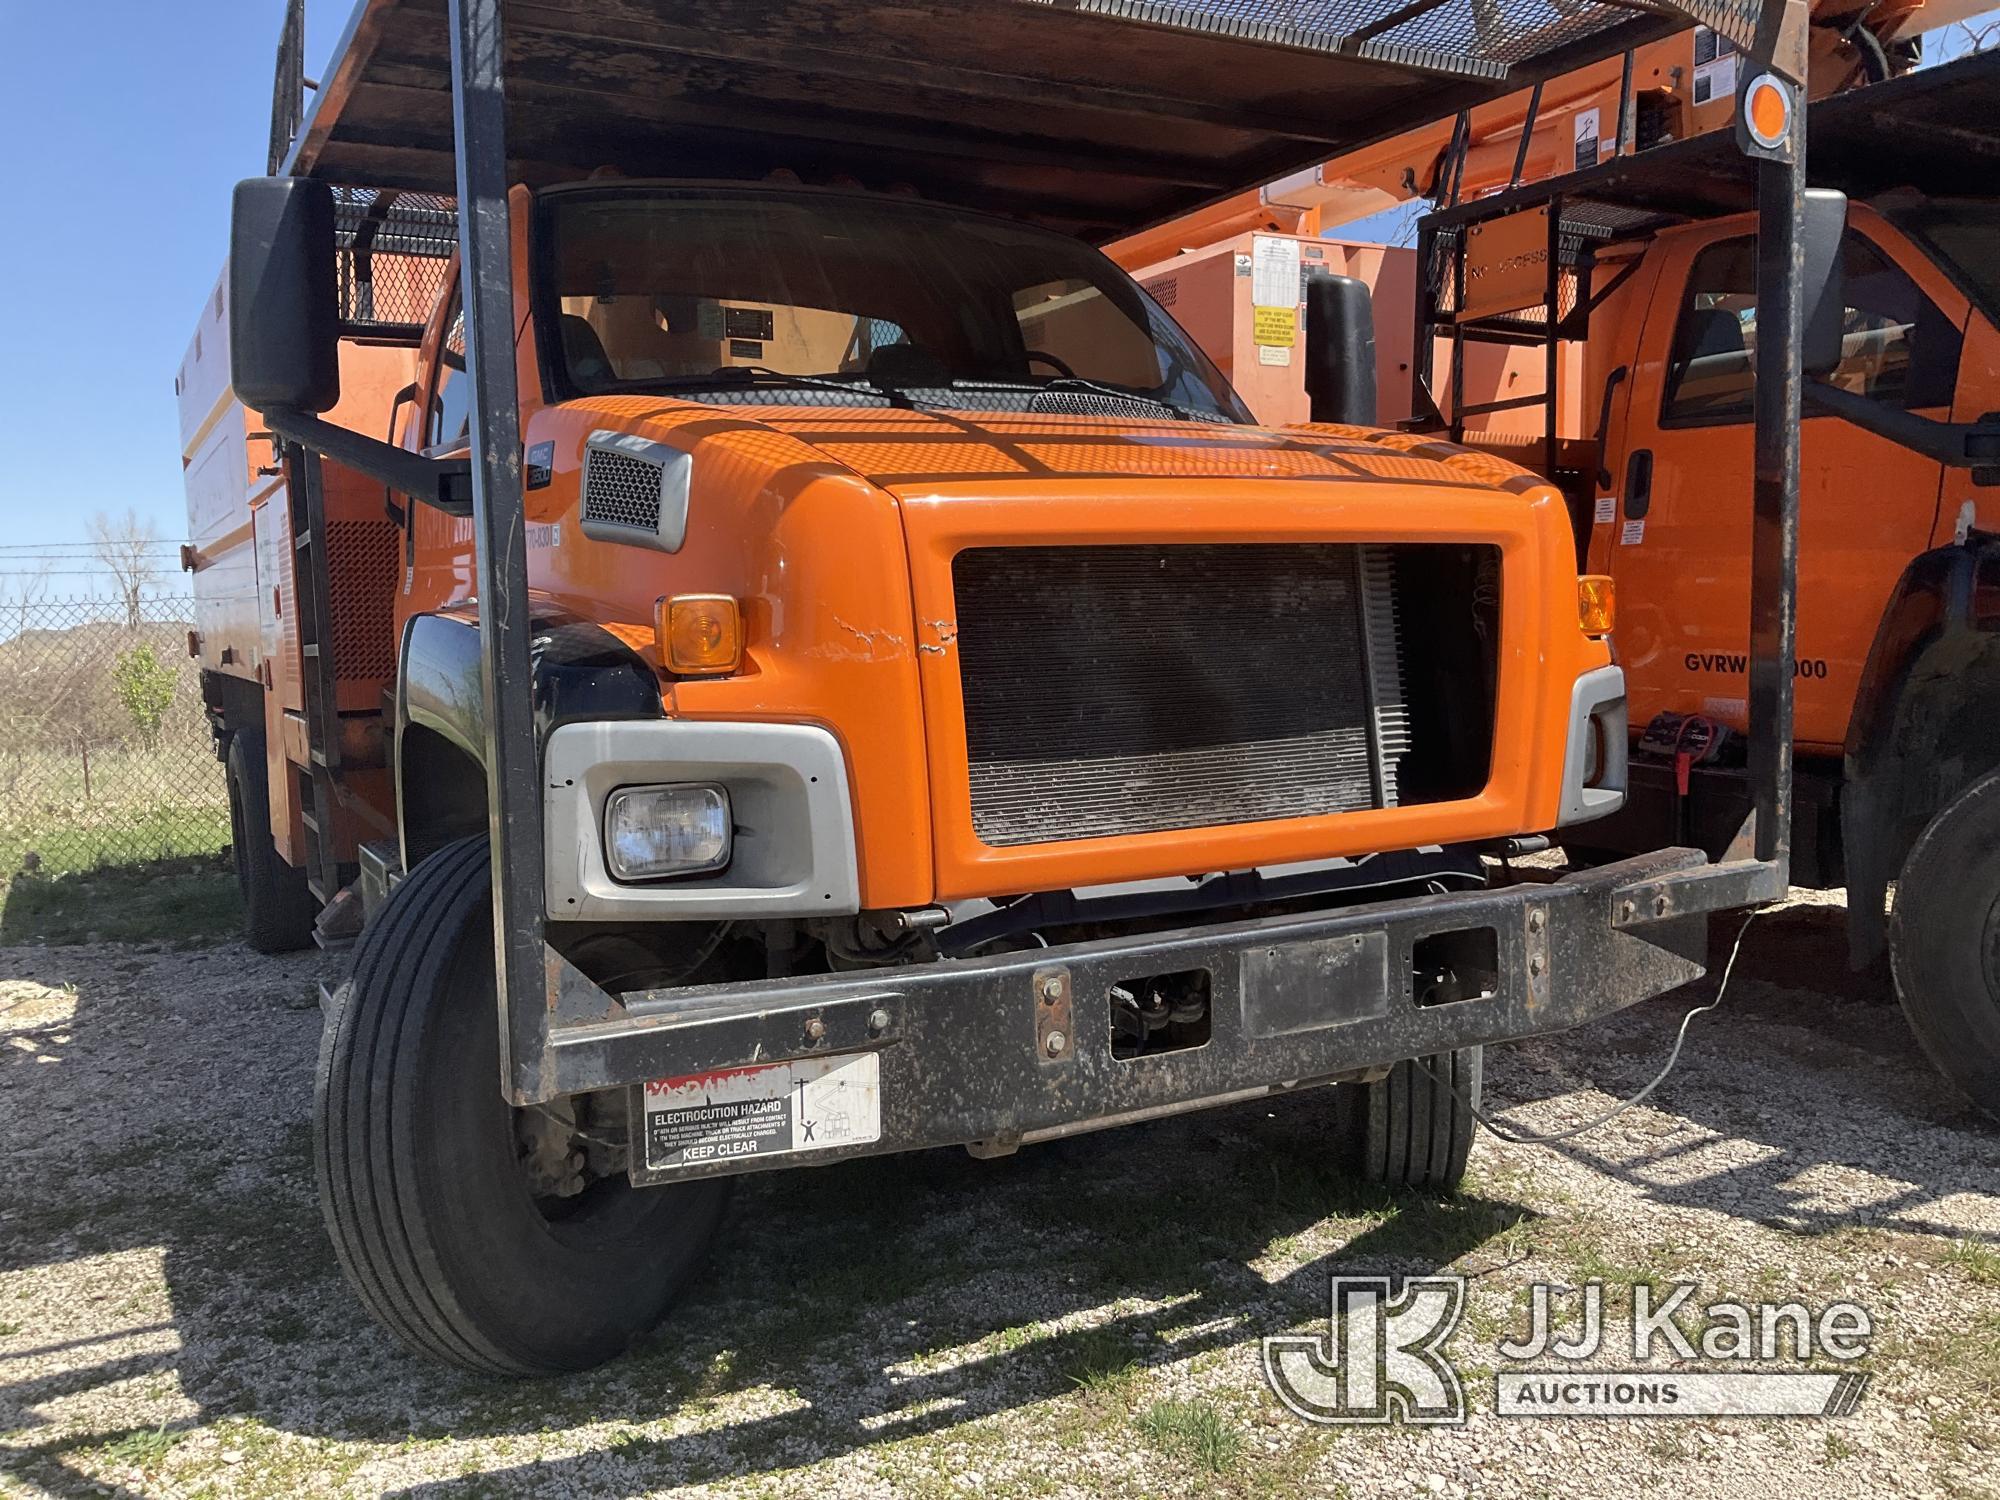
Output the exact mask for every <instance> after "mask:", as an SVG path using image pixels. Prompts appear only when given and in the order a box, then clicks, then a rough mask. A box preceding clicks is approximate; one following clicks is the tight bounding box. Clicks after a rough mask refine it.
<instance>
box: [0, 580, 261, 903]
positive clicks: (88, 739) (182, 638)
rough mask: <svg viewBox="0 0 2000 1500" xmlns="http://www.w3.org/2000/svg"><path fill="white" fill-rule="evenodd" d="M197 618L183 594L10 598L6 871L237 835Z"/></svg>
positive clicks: (186, 847) (140, 854)
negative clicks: (191, 653)
mask: <svg viewBox="0 0 2000 1500" xmlns="http://www.w3.org/2000/svg"><path fill="white" fill-rule="evenodd" d="M193 618H194V605H193V601H192V600H190V599H189V598H188V597H187V596H186V595H178V596H176V595H165V596H152V597H148V596H140V597H137V598H132V599H125V598H118V599H108V600H107V599H32V600H26V601H10V602H8V603H6V604H4V605H0V704H4V708H0V880H3V879H5V878H6V877H7V876H10V875H13V874H15V873H16V872H18V871H21V870H24V869H25V870H42V871H45V872H47V873H50V874H58V873H62V872H64V871H69V870H79V869H89V868H92V867H95V866H98V865H103V864H122V863H130V862H137V861H146V860H156V859H164V858H169V857H172V856H177V855H187V854H208V853H213V852H215V851H216V850H219V849H223V848H226V847H227V846H228V843H229V797H228V792H227V790H226V788H225V786H224V784H223V775H222V767H221V766H220V765H219V764H217V762H216V759H215V753H214V750H213V749H212V747H211V743H210V739H209V733H208V724H207V721H206V719H205V718H204V717H203V715H202V704H201V688H200V683H199V681H198V678H197V672H196V666H195V663H194V662H192V661H191V660H189V659H188V654H187V635H188V631H189V630H190V629H192V628H193Z"/></svg>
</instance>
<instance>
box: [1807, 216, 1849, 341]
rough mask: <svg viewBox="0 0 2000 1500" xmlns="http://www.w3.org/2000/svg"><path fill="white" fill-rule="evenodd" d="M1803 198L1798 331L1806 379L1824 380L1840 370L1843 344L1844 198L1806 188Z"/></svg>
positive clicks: (1844, 313) (1845, 294)
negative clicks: (1842, 254)
mask: <svg viewBox="0 0 2000 1500" xmlns="http://www.w3.org/2000/svg"><path fill="white" fill-rule="evenodd" d="M1805 200H1806V202H1805V210H1806V212H1805V233H1804V235H1803V236H1802V237H1801V239H1800V248H1801V250H1802V251H1803V252H1804V253H1803V261H1804V264H1803V266H1802V267H1801V276H1800V292H1801V299H1802V304H1803V305H1802V306H1801V308H1800V327H1801V328H1803V329H1804V345H1805V347H1804V363H1805V373H1806V376H1807V378H1808V379H1811V380H1824V379H1825V378H1826V377H1827V376H1829V375H1831V374H1832V373H1833V372H1834V371H1835V370H1836V369H1837V368H1839V365H1840V356H1841V340H1842V338H1843V336H1844V335H1845V334H1846V332H1847V328H1846V320H1847V279H1846V276H1845V273H1844V270H1843V266H1842V259H1841V253H1840V245H1841V238H1842V236H1843V235H1845V234H1846V232H1847V195H1846V194H1845V193H1836V192H1834V191H1832V190H1831V189H1828V188H1807V189H1806V193H1805Z"/></svg>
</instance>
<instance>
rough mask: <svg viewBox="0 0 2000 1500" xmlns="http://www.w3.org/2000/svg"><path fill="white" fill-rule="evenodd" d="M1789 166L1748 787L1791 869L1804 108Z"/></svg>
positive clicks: (1757, 539) (1762, 272)
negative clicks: (1793, 661)
mask: <svg viewBox="0 0 2000 1500" xmlns="http://www.w3.org/2000/svg"><path fill="white" fill-rule="evenodd" d="M1790 129H1791V141H1790V151H1789V153H1788V155H1789V158H1790V159H1789V160H1776V159H1772V158H1769V157H1766V158H1765V159H1763V160H1761V161H1760V162H1759V163H1758V168H1757V367H1756V423H1757V429H1756V457H1755V464H1754V473H1755V488H1754V491H1753V497H1752V507H1753V508H1752V534H1751V544H1750V681H1749V692H1750V705H1749V706H1750V757H1749V758H1750V784H1751V805H1752V807H1753V809H1754V813H1755V818H1756V828H1755V847H1754V852H1755V854H1756V857H1757V858H1758V859H1761V860H1769V861H1771V862H1773V863H1775V864H1776V865H1777V866H1778V867H1779V869H1780V870H1781V871H1783V872H1786V873H1789V870H1790V863H1791V849H1792V659H1793V655H1794V651H1795V647H1796V638H1797V634H1798V601H1797V586H1798V571H1799V413H1800V398H1801V393H1802V391H1803V389H1804V381H1805V371H1804V365H1803V355H1804V349H1803V345H1802V343H1801V339H1802V338H1803V337H1804V333H1805V328H1804V321H1803V320H1804V297H1803V291H1802V278H1803V267H1804V260H1803V255H1804V235H1805V185H1806V105H1805V98H1804V90H1800V91H1799V99H1798V103H1797V106H1796V107H1795V108H1794V109H1793V110H1792V113H1791V127H1790Z"/></svg>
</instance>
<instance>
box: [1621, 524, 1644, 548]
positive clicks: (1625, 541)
mask: <svg viewBox="0 0 2000 1500" xmlns="http://www.w3.org/2000/svg"><path fill="white" fill-rule="evenodd" d="M1645 540H1646V523H1645V521H1644V520H1638V521H1627V522H1626V523H1625V529H1624V530H1623V531H1621V532H1619V533H1618V545H1619V546H1621V547H1636V546H1638V545H1639V544H1640V543H1641V542H1643V541H1645Z"/></svg>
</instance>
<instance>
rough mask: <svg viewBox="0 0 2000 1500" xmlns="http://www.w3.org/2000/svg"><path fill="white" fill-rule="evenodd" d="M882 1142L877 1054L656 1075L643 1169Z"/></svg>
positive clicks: (649, 1094)
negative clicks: (676, 1074) (678, 1076)
mask: <svg viewBox="0 0 2000 1500" xmlns="http://www.w3.org/2000/svg"><path fill="white" fill-rule="evenodd" d="M881 1138H882V1064H881V1059H880V1057H878V1056H877V1055H876V1054H875V1053H873V1052H851V1053H847V1054H845V1055H844V1056H839V1057H811V1058H802V1059H800V1060H799V1061H797V1062H788V1063H768V1064H765V1065H763V1066H761V1067H753V1068H726V1069H723V1070H722V1071H720V1072H715V1073H691V1074H689V1075H688V1076H686V1077H684V1078H655V1079H654V1080H652V1082H650V1083H648V1084H647V1085H646V1167H647V1169H648V1170H649V1171H659V1170H662V1169H664V1168H668V1167H683V1166H695V1165H698V1164H699V1163H702V1162H710V1161H726V1160H729V1159H732V1158H735V1157H740V1156H777V1155H781V1154H785V1153H789V1152H793V1151H817V1150H820V1149H822V1148H824V1147H829V1146H856V1145H865V1144H867V1143H868V1142H870V1141H879V1140H880V1139H881Z"/></svg>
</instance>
